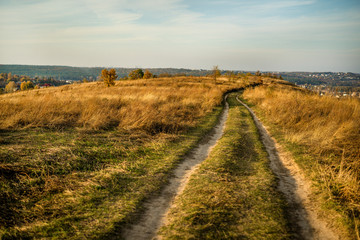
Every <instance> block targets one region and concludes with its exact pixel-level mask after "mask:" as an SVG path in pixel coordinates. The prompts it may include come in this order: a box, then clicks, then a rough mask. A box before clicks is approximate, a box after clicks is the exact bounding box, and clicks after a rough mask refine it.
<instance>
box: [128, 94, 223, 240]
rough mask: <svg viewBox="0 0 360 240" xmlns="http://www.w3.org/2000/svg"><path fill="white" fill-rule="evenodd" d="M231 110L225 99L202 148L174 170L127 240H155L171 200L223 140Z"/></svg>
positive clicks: (192, 153) (147, 205) (146, 206)
mask: <svg viewBox="0 0 360 240" xmlns="http://www.w3.org/2000/svg"><path fill="white" fill-rule="evenodd" d="M228 109H229V105H228V103H227V102H226V97H225V107H224V111H223V112H222V114H221V116H220V120H219V122H218V123H217V125H216V126H215V128H214V129H213V130H212V131H211V132H210V133H209V134H207V135H206V136H205V137H204V138H203V140H202V141H201V142H200V144H199V145H198V146H197V147H196V148H194V149H193V150H192V151H191V153H190V154H189V155H188V156H187V157H186V158H185V159H184V160H183V162H182V163H181V164H180V165H179V166H178V167H177V168H176V169H175V171H174V175H173V177H171V178H170V180H169V183H168V185H167V186H165V187H164V189H163V190H162V191H161V193H160V195H159V196H156V197H154V198H152V199H150V200H149V201H147V202H146V203H145V209H146V210H145V213H144V214H143V216H142V218H141V219H140V221H139V222H138V223H137V224H134V225H132V226H130V227H129V228H127V229H125V230H124V231H123V237H124V238H125V239H129V240H132V239H134V240H135V239H136V240H141V239H154V238H155V239H156V232H157V231H158V229H159V228H160V227H161V226H162V224H163V223H164V220H165V215H166V212H167V211H168V209H169V208H170V206H171V202H172V200H173V199H174V198H175V196H176V195H178V194H181V192H182V191H183V189H184V187H185V185H186V183H187V182H188V179H189V177H190V176H191V174H192V173H193V172H194V170H195V169H196V168H197V167H198V165H199V164H200V163H201V162H202V161H203V160H205V159H206V158H207V156H208V155H209V152H210V150H211V148H212V147H214V146H215V144H216V142H217V140H218V139H220V137H221V136H222V134H223V131H224V125H225V122H226V119H227V116H228Z"/></svg>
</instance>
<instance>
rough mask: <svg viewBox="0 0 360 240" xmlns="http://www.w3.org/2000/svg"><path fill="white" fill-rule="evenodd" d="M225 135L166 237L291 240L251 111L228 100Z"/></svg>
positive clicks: (178, 203) (175, 211)
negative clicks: (228, 107)
mask: <svg viewBox="0 0 360 240" xmlns="http://www.w3.org/2000/svg"><path fill="white" fill-rule="evenodd" d="M228 99H229V100H228V101H229V103H230V109H229V117H228V120H227V122H226V128H225V131H224V135H223V137H222V138H221V139H220V140H219V141H218V143H217V145H216V146H215V147H214V149H213V150H212V152H211V153H210V156H209V157H208V158H207V159H206V160H205V161H204V162H203V163H202V164H201V165H200V167H199V169H197V170H196V172H195V173H194V174H193V175H192V177H191V178H190V180H189V183H188V185H187V186H186V187H185V189H184V192H183V193H182V194H181V195H180V196H178V197H177V198H176V200H175V203H174V206H173V207H172V208H171V209H170V212H169V214H168V222H167V223H166V225H165V226H164V227H163V228H162V229H161V230H160V235H161V236H162V237H163V238H164V239H291V238H292V237H293V234H292V233H291V231H290V228H289V224H288V221H287V219H286V217H285V216H286V214H285V211H286V201H285V200H284V199H283V198H282V196H281V195H280V194H279V193H278V192H277V189H276V186H277V181H276V177H275V176H274V174H273V173H272V172H271V170H270V168H269V160H268V158H267V153H266V151H265V149H264V147H263V145H262V143H261V142H260V139H259V136H258V132H257V129H256V126H255V125H254V123H253V120H252V118H251V116H250V113H249V112H248V111H247V110H246V109H245V108H244V107H243V106H241V105H240V104H239V102H237V101H236V100H235V94H231V95H230V97H229V98H228Z"/></svg>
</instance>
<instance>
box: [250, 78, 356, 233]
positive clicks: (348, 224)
mask: <svg viewBox="0 0 360 240" xmlns="http://www.w3.org/2000/svg"><path fill="white" fill-rule="evenodd" d="M243 96H244V98H245V99H246V100H247V101H248V102H249V103H250V104H252V105H253V107H254V108H255V110H256V111H257V113H258V114H259V116H260V117H261V119H262V120H263V121H264V122H265V123H266V124H267V125H268V126H270V130H271V132H272V134H273V135H274V136H275V137H276V138H277V140H278V141H280V142H281V143H283V145H285V146H286V147H287V149H288V150H289V151H290V152H291V153H292V154H293V156H294V158H295V160H296V162H297V163H298V164H299V166H300V167H301V168H302V169H303V170H304V172H305V173H306V174H307V176H308V178H309V179H311V180H312V182H313V187H314V188H315V194H316V196H315V199H317V201H318V202H319V204H320V205H321V207H322V208H323V211H324V212H323V213H322V214H324V215H327V216H328V218H332V222H333V223H334V225H335V227H336V228H338V229H339V230H340V229H343V228H344V226H345V228H347V229H346V230H343V231H346V232H347V234H348V235H349V236H350V238H351V239H356V238H357V239H360V194H359V193H360V177H359V176H360V161H359V159H360V121H359V119H360V101H359V100H358V99H354V98H345V99H336V98H333V97H320V96H317V95H316V94H313V93H309V92H305V91H302V90H299V89H296V88H294V87H291V86H285V85H274V84H270V85H267V86H262V87H257V88H255V89H247V90H245V91H244V95H243Z"/></svg>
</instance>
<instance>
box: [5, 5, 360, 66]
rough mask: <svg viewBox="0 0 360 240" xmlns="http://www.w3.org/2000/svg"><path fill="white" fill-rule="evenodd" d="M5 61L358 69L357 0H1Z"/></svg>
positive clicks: (359, 28)
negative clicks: (99, 0)
mask: <svg viewBox="0 0 360 240" xmlns="http://www.w3.org/2000/svg"><path fill="white" fill-rule="evenodd" d="M0 6H1V8H0V13H1V15H2V18H1V19H0V30H1V33H2V34H1V36H0V51H1V55H0V63H1V64H16V65H55V66H56V65H62V66H74V67H119V68H133V67H142V68H186V69H211V68H212V66H214V65H219V67H220V68H221V69H227V70H245V71H256V70H261V71H287V72H290V71H296V72H355V73H360V64H359V63H360V2H359V1H357V0H345V1H339V0H330V1H324V0H305V1H299V0H275V1H264V0H256V1H244V0H222V1H221V0H208V1H205V0H198V1H190V0H154V1H151V2H149V1H145V0H135V1H127V0H105V1H101V2H98V1H95V0H79V1H70V0H61V1H60V0H46V1H45V0H18V1H1V2H0Z"/></svg>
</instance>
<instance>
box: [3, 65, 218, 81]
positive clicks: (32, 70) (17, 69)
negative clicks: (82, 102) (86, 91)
mask: <svg viewBox="0 0 360 240" xmlns="http://www.w3.org/2000/svg"><path fill="white" fill-rule="evenodd" d="M102 69H104V68H102V67H68V66H35V65H0V73H9V72H11V73H12V74H16V75H19V76H22V75H25V76H29V77H31V78H35V77H41V78H43V77H46V78H48V77H52V78H54V79H56V80H82V79H84V78H87V79H93V80H96V78H97V77H98V76H99V75H100V73H101V70H102ZM135 69H137V68H115V70H116V73H117V75H118V76H119V77H120V78H123V77H126V76H128V75H129V73H130V72H131V71H132V70H135ZM144 69H146V68H144ZM149 70H150V71H151V72H152V73H153V74H155V75H157V76H159V75H166V74H171V75H187V76H190V75H191V76H206V75H207V74H209V73H210V72H211V71H210V70H191V69H183V68H180V69H176V68H149Z"/></svg>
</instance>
